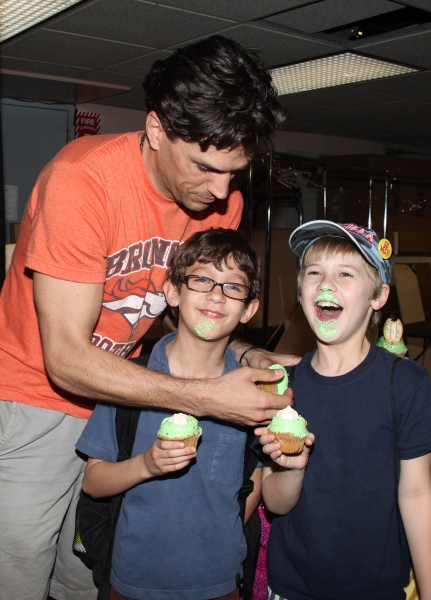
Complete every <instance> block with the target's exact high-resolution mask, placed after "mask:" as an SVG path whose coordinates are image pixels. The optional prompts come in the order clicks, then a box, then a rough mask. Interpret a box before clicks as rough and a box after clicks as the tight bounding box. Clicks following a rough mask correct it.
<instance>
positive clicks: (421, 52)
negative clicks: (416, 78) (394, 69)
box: [355, 25, 431, 69]
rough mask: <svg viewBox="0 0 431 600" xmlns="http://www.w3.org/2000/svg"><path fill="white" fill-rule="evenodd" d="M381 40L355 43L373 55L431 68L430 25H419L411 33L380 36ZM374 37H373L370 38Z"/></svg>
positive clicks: (363, 50)
mask: <svg viewBox="0 0 431 600" xmlns="http://www.w3.org/2000/svg"><path fill="white" fill-rule="evenodd" d="M379 38H380V41H374V42H368V43H366V41H365V40H364V41H363V42H360V43H357V44H355V50H357V51H358V52H362V53H364V54H371V55H372V56H379V57H382V58H387V59H388V60H393V61H396V62H401V63H406V64H408V65H411V66H413V67H422V68H424V69H431V29H430V26H429V25H426V26H418V27H416V28H414V29H413V31H411V32H410V33H409V34H407V35H406V34H404V35H401V34H399V33H397V34H392V37H390V38H389V39H388V36H387V35H385V36H381V37H380V36H379ZM369 39H372V38H369Z"/></svg>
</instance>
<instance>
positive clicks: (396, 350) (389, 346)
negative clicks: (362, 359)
mask: <svg viewBox="0 0 431 600" xmlns="http://www.w3.org/2000/svg"><path fill="white" fill-rule="evenodd" d="M376 346H379V347H380V348H385V350H389V352H392V353H393V354H396V355H397V356H399V357H400V358H404V356H405V355H406V352H407V346H406V345H405V343H404V341H403V338H401V339H400V340H398V341H397V342H393V343H392V342H388V341H387V339H386V338H385V336H384V335H381V336H380V337H379V339H378V340H377V342H376Z"/></svg>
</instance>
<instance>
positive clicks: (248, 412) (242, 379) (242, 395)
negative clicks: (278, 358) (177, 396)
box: [195, 368, 293, 426]
mask: <svg viewBox="0 0 431 600" xmlns="http://www.w3.org/2000/svg"><path fill="white" fill-rule="evenodd" d="M282 376H283V372H282V371H281V370H280V369H274V370H272V369H248V368H244V369H236V370H235V371H230V373H226V375H223V376H222V377H219V378H218V379H210V380H206V384H207V387H208V393H211V395H212V397H213V398H214V400H213V402H212V403H207V402H205V405H206V407H207V408H209V410H210V415H209V416H212V417H215V418H217V419H222V420H225V421H234V422H236V423H242V424H244V425H251V426H257V425H259V424H266V423H269V422H270V421H271V419H272V418H273V416H274V415H275V414H276V413H277V412H278V411H279V410H281V409H282V408H286V406H288V405H292V404H293V393H292V390H289V389H288V390H286V392H285V395H283V396H277V395H275V394H270V393H268V392H265V391H263V390H261V389H260V388H258V387H257V386H256V383H257V382H265V383H270V382H273V381H278V380H279V379H281V378H282ZM198 410H199V408H198ZM195 414H199V412H198V413H195ZM200 414H202V413H200Z"/></svg>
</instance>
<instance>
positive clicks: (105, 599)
mask: <svg viewBox="0 0 431 600" xmlns="http://www.w3.org/2000/svg"><path fill="white" fill-rule="evenodd" d="M149 358H150V355H149V354H146V355H143V356H139V357H138V358H136V359H132V361H133V362H136V363H138V364H140V365H141V366H143V367H145V366H147V364H148V360H149ZM140 414H141V410H140V409H139V408H132V407H130V406H118V407H117V413H116V416H115V433H116V436H117V444H118V456H117V462H121V461H123V460H127V459H128V458H130V457H131V455H132V452H133V445H134V443H135V437H136V430H137V428H138V422H139V417H140ZM123 498H124V493H123V494H118V496H114V497H113V498H112V499H111V504H110V508H109V522H110V523H111V538H110V540H109V550H108V554H107V556H106V562H105V569H104V571H103V576H102V579H101V581H100V585H99V591H98V594H97V600H109V595H110V584H111V568H112V552H113V549H114V539H115V529H116V527H117V521H118V517H119V515H120V509H121V504H122V502H123Z"/></svg>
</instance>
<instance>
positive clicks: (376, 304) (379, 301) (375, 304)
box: [371, 283, 391, 310]
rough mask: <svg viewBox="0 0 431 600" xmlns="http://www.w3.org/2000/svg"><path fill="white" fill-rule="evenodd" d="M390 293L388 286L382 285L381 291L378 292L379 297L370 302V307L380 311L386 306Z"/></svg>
mask: <svg viewBox="0 0 431 600" xmlns="http://www.w3.org/2000/svg"><path fill="white" fill-rule="evenodd" d="M390 291H391V288H390V287H389V286H388V284H387V283H384V284H383V285H382V289H381V290H380V294H379V296H378V297H377V298H375V299H374V300H371V306H372V308H373V310H380V309H381V308H382V307H383V306H384V305H385V304H386V302H387V300H388V297H389V292H390Z"/></svg>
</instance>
